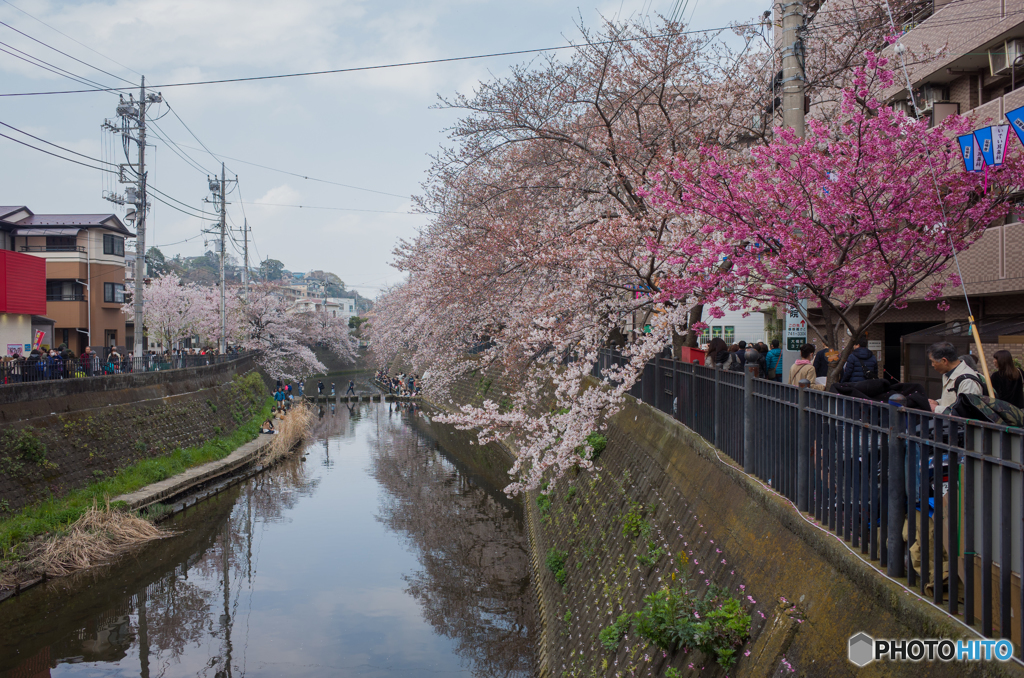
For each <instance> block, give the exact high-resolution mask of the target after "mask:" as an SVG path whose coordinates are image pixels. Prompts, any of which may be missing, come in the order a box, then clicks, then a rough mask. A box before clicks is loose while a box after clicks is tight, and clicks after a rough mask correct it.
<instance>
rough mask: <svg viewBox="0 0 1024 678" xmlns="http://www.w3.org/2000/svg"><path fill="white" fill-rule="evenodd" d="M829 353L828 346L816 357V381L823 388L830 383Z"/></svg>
mask: <svg viewBox="0 0 1024 678" xmlns="http://www.w3.org/2000/svg"><path fill="white" fill-rule="evenodd" d="M828 351H829V348H828V346H826V347H825V348H823V349H821V350H820V351H818V352H817V353H816V354H815V355H814V381H815V383H818V384H821V385H823V386H824V385H825V383H826V382H827V381H828V367H829V363H828Z"/></svg>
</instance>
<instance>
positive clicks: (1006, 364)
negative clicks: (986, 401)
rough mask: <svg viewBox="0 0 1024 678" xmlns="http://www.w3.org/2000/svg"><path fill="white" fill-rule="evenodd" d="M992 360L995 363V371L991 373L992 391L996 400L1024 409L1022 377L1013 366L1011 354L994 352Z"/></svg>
mask: <svg viewBox="0 0 1024 678" xmlns="http://www.w3.org/2000/svg"><path fill="white" fill-rule="evenodd" d="M992 358H993V360H995V363H996V371H995V372H993V373H992V390H993V391H995V394H996V399H997V400H1002V401H1005V402H1008V403H1010V404H1011V405H1013V406H1014V407H1019V408H1020V409H1024V375H1022V374H1021V371H1020V368H1018V367H1017V366H1016V365H1014V364H1013V354H1012V353H1010V352H1009V351H1006V350H1002V351H996V352H995V353H993V354H992Z"/></svg>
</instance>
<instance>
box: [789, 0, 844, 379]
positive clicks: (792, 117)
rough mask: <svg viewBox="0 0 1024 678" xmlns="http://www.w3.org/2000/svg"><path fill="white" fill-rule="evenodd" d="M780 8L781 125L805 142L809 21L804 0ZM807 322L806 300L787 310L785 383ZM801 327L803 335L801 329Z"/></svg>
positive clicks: (803, 336) (796, 355)
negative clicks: (806, 25) (806, 28)
mask: <svg viewBox="0 0 1024 678" xmlns="http://www.w3.org/2000/svg"><path fill="white" fill-rule="evenodd" d="M779 9H780V11H781V12H782V124H783V125H784V126H786V127H789V128H790V129H792V130H793V132H794V133H795V134H796V136H797V137H799V138H801V139H803V138H804V137H805V136H806V129H805V126H804V102H805V100H806V96H807V80H806V77H805V73H804V58H805V55H804V42H803V35H802V34H803V30H804V22H805V21H806V17H805V16H804V3H803V2H802V1H801V0H790V1H789V2H785V0H783V2H782V3H781V4H780V5H779ZM806 320H807V302H806V301H803V300H801V301H799V302H798V304H797V306H790V307H788V308H787V309H786V319H785V324H784V325H783V332H782V374H783V381H785V379H786V378H787V375H789V370H790V367H791V366H792V365H793V363H794V362H796V361H797V359H798V358H799V357H800V346H802V345H803V344H805V343H807V323H806ZM791 327H792V328H793V330H792V331H791V329H790V328H791ZM801 327H802V328H803V334H802V336H801V333H800V329H799V328H801ZM798 344H799V345H798ZM833 348H835V347H833Z"/></svg>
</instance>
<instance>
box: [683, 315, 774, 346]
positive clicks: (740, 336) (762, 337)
mask: <svg viewBox="0 0 1024 678" xmlns="http://www.w3.org/2000/svg"><path fill="white" fill-rule="evenodd" d="M723 310H725V315H724V316H722V317H721V318H712V317H711V316H710V314H709V313H708V311H709V307H707V306H705V307H704V318H703V322H704V323H705V324H707V325H708V329H706V330H704V332H703V333H702V334H701V338H700V343H701V344H706V343H708V342H709V341H711V339H712V338H713V337H721V338H722V339H724V340H725V343H726V344H735V343H736V342H738V341H746V342H747V343H748V344H749V343H751V342H758V341H763V342H765V343H767V342H768V338H769V337H768V333H767V332H765V327H764V313H762V312H761V311H749V313H748V315H747V316H746V317H743V316H744V312H743V311H730V310H727V309H723Z"/></svg>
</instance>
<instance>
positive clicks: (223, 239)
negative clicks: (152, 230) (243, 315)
mask: <svg viewBox="0 0 1024 678" xmlns="http://www.w3.org/2000/svg"><path fill="white" fill-rule="evenodd" d="M224 184H225V182H224V163H223V162H221V164H220V352H221V355H223V354H225V353H227V351H228V315H227V309H226V308H225V299H226V296H225V289H224V257H226V256H227V244H228V239H227V233H228V223H227V202H226V201H225V197H226V196H225V193H224Z"/></svg>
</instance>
